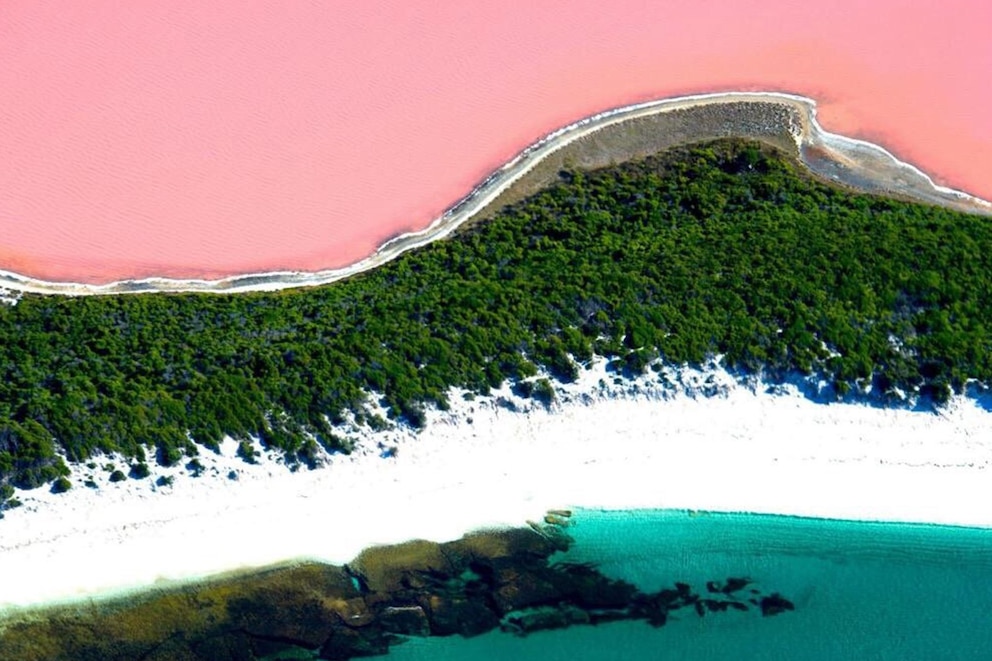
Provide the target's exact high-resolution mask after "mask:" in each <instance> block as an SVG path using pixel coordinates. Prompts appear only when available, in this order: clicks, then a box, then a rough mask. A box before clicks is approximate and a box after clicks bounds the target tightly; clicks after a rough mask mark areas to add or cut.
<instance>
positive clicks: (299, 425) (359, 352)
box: [0, 141, 992, 488]
mask: <svg viewBox="0 0 992 661" xmlns="http://www.w3.org/2000/svg"><path fill="white" fill-rule="evenodd" d="M990 344H992V221H990V219H986V218H981V217H976V216H969V215H965V214H960V213H956V212H952V211H947V210H944V209H940V208H936V207H930V206H924V205H916V204H910V203H905V202H898V201H893V200H888V199H883V198H879V197H872V196H867V195H861V194H855V193H852V192H850V191H845V190H841V189H839V188H836V187H832V186H828V185H824V184H823V183H820V182H818V181H816V180H814V179H813V178H812V177H811V176H809V175H808V173H807V172H806V171H805V170H804V169H803V168H802V166H801V165H799V164H797V163H795V162H794V161H792V160H791V159H790V158H788V157H786V156H784V155H782V154H780V153H777V152H775V151H773V150H772V149H771V148H769V147H765V146H761V145H759V144H757V143H749V142H743V141H719V142H714V143H709V144H705V145H697V146H693V147H687V148H681V149H676V150H672V151H669V152H665V153H664V154H661V155H658V156H655V157H652V158H648V159H646V160H642V161H637V162H630V163H625V164H621V165H617V166H614V167H610V168H606V169H602V170H597V171H592V172H578V171H566V172H562V173H561V176H560V181H559V182H558V183H557V184H555V185H553V186H552V187H550V188H548V189H546V190H544V191H543V192H540V193H538V194H536V195H534V196H532V197H530V198H528V199H526V200H524V201H522V202H520V203H517V204H515V205H513V206H510V207H507V208H505V209H503V210H502V211H501V212H500V213H499V214H498V215H497V217H495V218H494V219H492V220H488V221H485V222H480V223H477V224H473V225H471V226H469V227H467V228H465V229H463V230H461V231H460V232H458V233H457V234H456V235H455V236H453V237H452V238H450V239H446V240H442V241H438V242H435V243H433V244H431V245H429V246H426V247H424V248H421V249H418V250H416V251H412V252H409V253H406V254H404V255H403V256H401V257H400V258H398V259H396V260H395V261H392V262H390V263H388V264H386V265H384V266H382V267H380V268H377V269H375V270H374V271H370V272H367V273H364V274H362V275H359V276H356V277H353V278H351V279H348V280H345V281H342V282H339V283H335V284H333V285H328V286H324V287H316V288H303V289H296V290H287V291H282V292H277V293H258V294H238V295H211V294H143V295H123V296H106V297H102V296H101V297H80V298H68V297H58V296H37V295H24V296H23V297H22V299H21V300H20V302H19V303H17V305H15V306H9V305H2V306H0V484H5V485H14V486H18V487H22V488H31V487H36V486H40V485H43V484H45V483H49V482H53V481H55V480H56V479H57V478H59V477H60V476H64V475H65V474H66V473H67V470H66V466H65V464H64V462H63V460H62V458H61V456H60V452H59V448H61V450H62V451H63V452H64V455H65V456H66V457H67V458H68V459H69V460H70V461H82V460H85V459H87V458H88V457H90V456H91V455H94V454H95V453H99V452H101V451H102V452H109V451H120V452H123V453H125V454H126V455H128V456H131V457H134V458H135V459H136V460H137V461H148V462H150V461H159V462H161V463H163V464H166V465H171V464H174V463H176V462H178V461H181V460H183V457H188V456H192V455H195V454H197V449H198V446H205V447H208V448H209V447H216V445H217V444H218V442H219V441H220V440H221V439H222V438H223V437H224V436H225V435H230V436H232V437H233V438H235V439H247V438H249V437H252V436H258V437H260V438H261V439H262V442H263V443H264V444H266V445H267V446H270V447H273V448H278V449H281V450H282V451H283V452H285V454H286V456H287V457H288V459H289V461H290V462H301V463H310V462H312V461H313V460H314V457H315V456H317V451H318V446H319V445H323V446H324V447H326V448H328V449H333V450H343V451H347V450H348V448H349V439H347V438H345V437H343V436H341V435H340V432H338V431H336V428H335V426H334V424H335V423H336V422H339V421H340V420H341V417H342V415H343V414H344V413H345V412H346V411H348V410H351V411H354V412H355V413H356V415H358V416H359V418H360V419H361V418H362V416H363V415H364V413H363V408H362V404H363V402H364V400H365V397H366V393H367V392H376V393H381V394H382V396H383V398H384V402H385V404H386V405H388V407H389V411H390V415H391V416H392V417H394V418H395V419H396V420H397V421H398V422H399V423H401V424H409V425H412V426H414V427H418V426H422V425H423V420H424V408H425V407H426V406H432V405H436V406H439V407H441V408H444V407H446V406H447V405H448V402H447V401H446V393H447V392H448V389H449V388H450V387H451V386H460V387H464V388H467V389H469V390H470V391H473V392H476V393H486V392H487V391H488V390H489V389H490V388H493V387H496V386H498V385H499V384H501V383H503V382H504V381H506V380H510V381H514V382H515V381H520V380H521V379H525V378H528V377H531V376H533V375H535V374H537V372H538V370H539V368H543V369H545V370H546V371H547V372H549V373H550V374H551V375H553V376H554V377H555V378H556V379H558V380H561V381H569V380H571V379H574V378H575V376H576V374H577V369H578V365H577V363H579V364H581V363H582V362H583V361H587V360H589V359H590V358H591V357H592V355H593V354H598V355H604V356H608V357H611V358H613V359H615V360H616V361H618V362H617V365H618V366H619V367H621V368H622V369H621V370H620V372H621V373H627V374H630V373H632V372H637V371H640V370H643V369H644V368H645V366H646V365H647V364H649V363H650V362H651V361H652V360H654V359H655V358H661V359H662V360H665V361H670V362H672V363H678V364H681V363H690V364H693V363H699V362H701V361H704V360H706V359H707V358H709V357H711V356H713V355H715V354H722V355H723V356H724V364H725V365H727V366H729V367H730V368H732V369H736V370H739V371H740V372H741V373H754V372H756V371H758V370H762V371H763V373H764V374H766V375H767V376H768V377H769V378H777V377H781V376H784V375H786V374H791V373H795V372H796V371H798V372H801V373H804V374H818V375H822V376H823V377H824V378H826V379H828V380H829V381H830V382H832V383H833V384H834V389H833V392H835V393H836V394H837V396H838V397H840V396H844V395H845V393H847V392H848V391H849V389H850V388H852V386H857V387H860V388H867V387H868V386H871V387H872V388H873V391H872V392H873V394H872V396H874V397H881V398H886V397H895V396H896V395H895V393H899V392H900V391H902V392H905V393H910V394H915V395H914V396H919V397H922V398H924V401H926V400H929V401H932V402H933V403H934V405H936V406H939V405H940V404H941V403H942V402H944V401H946V399H947V398H948V396H949V395H950V393H951V392H955V391H960V390H961V389H962V387H963V386H964V384H965V382H966V380H968V379H977V380H979V381H982V382H988V381H992V351H990ZM328 420H329V421H330V424H329V423H328ZM60 487H66V484H65V483H64V481H63V482H61V483H60Z"/></svg>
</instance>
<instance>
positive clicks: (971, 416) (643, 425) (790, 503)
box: [0, 360, 992, 610]
mask: <svg viewBox="0 0 992 661" xmlns="http://www.w3.org/2000/svg"><path fill="white" fill-rule="evenodd" d="M663 373H664V374H665V375H667V377H668V378H669V379H670V380H671V381H674V382H675V383H676V386H675V387H674V388H672V387H663V386H661V385H659V384H658V375H656V374H654V373H652V372H648V374H647V375H645V376H644V377H642V378H640V379H637V380H636V381H634V382H629V381H628V382H625V383H624V384H623V385H613V384H612V380H613V375H610V374H607V373H606V371H605V361H602V360H597V361H596V362H595V363H594V364H593V365H592V367H591V368H590V369H587V370H584V371H583V373H582V375H581V377H580V379H579V381H578V382H577V383H575V384H571V385H569V386H564V387H560V388H559V402H558V403H556V404H555V405H554V406H553V407H552V410H550V411H549V410H547V409H546V408H545V407H544V406H542V405H540V404H538V403H535V402H531V401H529V400H522V399H520V398H516V397H514V396H513V395H511V394H510V391H509V389H508V388H506V387H504V388H503V389H502V390H500V391H498V392H495V393H494V396H493V397H489V398H479V399H477V400H475V401H465V400H464V399H463V398H462V396H461V393H459V392H453V393H452V396H451V404H452V406H451V410H450V411H447V412H440V411H429V412H428V421H429V422H428V425H427V428H426V430H425V431H423V432H422V433H420V434H415V433H413V432H412V431H409V430H392V431H387V432H380V433H373V432H371V431H370V430H368V429H365V430H364V434H363V437H362V440H361V441H360V444H359V447H358V449H357V451H356V452H355V453H354V454H353V455H351V456H348V457H346V456H342V455H338V456H334V457H331V458H330V460H329V463H328V465H327V466H325V467H322V468H319V469H316V470H307V469H305V468H301V469H300V470H299V471H298V472H295V473H291V472H290V471H289V470H288V469H287V468H286V467H285V466H283V465H281V464H279V463H278V462H277V461H275V460H274V459H272V458H270V457H268V456H266V455H264V453H263V456H262V458H261V461H260V462H259V464H258V465H248V464H246V463H245V462H243V461H242V460H241V459H239V458H237V457H236V456H235V450H236V447H237V445H236V444H235V443H234V442H233V441H230V440H228V441H226V442H225V444H224V445H223V448H222V450H223V452H222V454H221V455H219V456H218V455H213V454H212V453H210V452H209V451H204V452H203V454H202V456H201V460H202V461H203V463H204V464H205V465H206V466H207V467H208V468H207V471H206V473H205V474H204V475H203V476H202V477H199V478H194V477H191V476H190V475H189V474H188V472H187V471H185V470H184V469H182V468H181V467H175V468H171V469H154V470H156V471H157V472H156V473H154V474H153V476H152V477H151V478H148V479H144V480H127V481H125V482H120V483H110V482H109V481H108V475H109V472H107V471H104V470H103V469H102V467H98V468H97V469H96V470H93V469H87V468H86V467H85V466H76V467H74V469H73V471H74V474H73V476H72V480H73V483H74V485H75V486H74V488H73V489H72V491H71V492H69V493H67V494H61V495H56V494H51V493H48V492H47V491H46V490H43V489H38V490H34V491H21V492H19V493H18V495H17V497H18V498H20V499H21V500H22V501H23V503H24V504H23V506H22V507H20V508H17V509H14V510H9V511H8V512H6V515H7V516H6V518H5V519H3V520H2V521H0V607H3V608H6V609H8V610H9V609H10V608H11V607H18V606H27V605H38V604H44V603H51V602H56V601H72V600H75V599H79V598H86V597H88V596H92V595H107V594H112V593H120V592H122V591H126V590H129V589H138V588H142V587H147V586H150V585H152V584H155V583H156V582H159V581H175V580H189V579H194V578H198V577H203V576H209V575H212V574H216V573H220V572H226V571H230V570H235V569H242V568H251V567H260V566H264V565H269V564H273V563H278V562H282V561H286V560H289V559H298V558H307V559H318V560H324V561H329V562H334V563H343V562H347V561H350V560H351V559H353V558H354V557H355V556H356V555H357V554H358V553H359V552H360V551H361V550H362V549H363V548H365V547H368V546H370V545H374V544H388V543H396V542H402V541H406V540H409V539H430V540H435V541H447V540H451V539H456V538H458V537H460V536H462V535H463V534H464V533H466V532H468V531H472V530H478V529H482V528H493V527H518V526H521V525H524V524H525V523H526V522H527V521H529V520H532V521H536V520H540V519H541V518H542V517H543V516H544V514H545V513H546V512H547V510H549V509H557V508H575V507H585V508H603V509H636V508H671V509H698V510H709V511H727V512H755V513H765V514H787V515H799V516H810V517H826V518H837V519H850V520H884V521H906V522H928V523H944V524H959V525H971V526H982V527H987V526H992V510H990V509H989V508H988V506H987V503H988V502H990V500H992V499H990V496H992V480H990V479H989V476H990V471H989V470H988V468H989V461H990V458H992V435H990V434H988V433H987V431H986V430H987V428H988V425H989V422H992V414H990V413H989V412H987V411H986V410H984V409H983V408H982V407H981V406H980V405H979V403H978V401H977V400H975V399H970V398H965V397H956V398H954V399H953V400H952V401H951V402H950V404H949V405H948V406H947V407H946V408H945V409H944V410H942V411H941V412H940V413H931V412H924V411H913V410H909V409H906V408H877V407H873V406H870V405H867V404H854V403H835V404H819V403H815V402H813V401H811V400H809V399H807V398H805V397H804V396H803V395H801V394H799V392H798V391H797V390H796V389H795V388H793V387H788V386H787V387H785V388H784V389H783V388H780V389H778V390H777V394H770V393H769V392H768V391H767V388H765V387H764V385H762V384H758V385H757V387H756V386H755V384H751V385H746V384H742V383H739V382H738V381H736V380H735V379H734V377H732V376H731V375H729V374H728V373H727V372H725V371H724V370H722V369H721V368H720V367H718V366H709V367H708V368H706V369H704V370H693V369H689V368H681V369H670V368H666V369H665V370H664V372H663ZM601 379H602V380H604V381H605V382H606V383H607V384H608V387H607V388H606V389H602V388H600V386H599V385H598V384H599V383H600V380H601ZM704 390H706V391H708V392H710V393H711V396H704V395H703V394H702V392H703V391H704ZM713 391H716V394H712V392H713ZM496 397H504V398H505V399H508V400H512V401H515V402H516V403H517V405H520V406H527V407H529V410H527V411H525V412H512V411H510V410H508V409H507V408H505V407H504V406H500V405H498V404H497V403H496V401H495V399H496ZM468 418H471V419H472V422H471V423H469V422H468V421H467V420H468ZM380 445H381V447H380ZM393 446H395V447H398V452H397V454H396V456H395V457H392V458H383V457H382V456H380V455H381V448H382V447H393ZM107 461H113V458H101V459H98V460H97V463H99V464H104V463H106V462H107ZM115 463H116V464H117V466H118V467H123V468H124V469H125V472H126V465H125V464H123V463H122V461H121V460H120V458H117V461H116V462H115ZM183 463H185V462H183ZM230 470H234V471H236V472H237V473H238V474H239V479H238V480H237V481H232V480H230V479H228V478H227V474H228V471H230ZM159 474H171V475H175V476H176V477H175V483H174V485H173V486H170V487H157V486H155V476H156V475H159ZM87 476H92V478H93V479H94V481H96V482H97V483H98V484H99V485H100V488H99V489H89V488H86V487H84V486H83V480H84V479H85V478H86V477H87ZM14 610H16V608H14Z"/></svg>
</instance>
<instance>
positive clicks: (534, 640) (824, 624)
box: [389, 511, 992, 661]
mask: <svg viewBox="0 0 992 661" xmlns="http://www.w3.org/2000/svg"><path fill="white" fill-rule="evenodd" d="M573 520H574V521H575V523H574V524H573V526H572V528H571V529H570V533H571V534H572V535H573V537H575V539H576V544H575V546H574V547H573V548H572V549H571V550H570V551H569V552H568V553H567V554H566V555H565V556H563V559H567V560H570V561H577V562H598V563H599V566H600V569H601V570H602V571H603V572H605V573H606V574H608V575H611V576H614V577H622V578H624V579H627V580H630V581H632V582H635V583H636V584H637V585H638V587H640V588H641V589H642V590H657V589H659V588H660V587H663V586H664V585H670V584H671V583H672V581H675V580H684V581H686V582H689V583H692V584H695V585H700V586H701V585H703V584H704V583H705V582H706V581H707V580H710V579H713V578H714V577H724V576H741V575H746V576H748V577H750V578H752V579H753V580H754V581H755V582H756V585H758V586H759V587H761V588H762V589H763V590H764V591H767V592H771V591H778V592H780V593H782V595H784V596H785V597H787V598H789V599H791V600H792V601H794V603H795V605H796V610H795V611H794V612H791V613H784V614H782V615H779V616H776V617H768V618H763V617H761V616H759V615H758V614H757V613H753V612H748V613H735V612H730V613H721V614H715V615H708V616H706V617H704V618H699V617H697V616H696V614H695V613H694V612H691V611H683V612H681V613H680V614H679V615H677V616H675V617H672V618H671V619H670V621H669V623H668V625H666V626H665V627H662V628H660V629H654V628H652V627H650V626H648V625H646V624H644V623H641V622H620V623H614V624H608V625H601V626H598V627H573V628H571V629H567V630H561V631H552V632H541V633H536V634H532V635H531V636H529V637H526V638H518V637H514V636H511V635H508V634H504V633H497V632H494V633H490V634H485V635H482V636H479V637H477V638H471V639H461V638H433V639H414V640H410V641H409V642H407V643H405V644H403V645H400V646H398V647H395V648H393V651H392V652H391V653H390V655H389V656H390V657H391V658H392V659H395V660H406V661H415V660H420V659H425V660H426V659H438V660H456V659H515V660H517V661H527V660H529V659H535V660H540V661H557V660H559V659H560V660H562V661H564V660H566V659H569V660H577V659H589V660H592V659H595V660H597V661H606V660H611V659H616V660H620V659H693V660H700V659H732V658H740V659H755V660H760V659H769V660H775V661H781V660H783V659H810V660H819V659H824V660H825V659H831V660H833V659H872V660H878V661H882V660H885V659H899V660H901V661H906V660H911V659H921V660H922V659H928V660H933V659H957V660H961V659H989V658H992V628H990V627H989V626H988V624H989V623H988V616H987V612H988V608H989V606H990V605H992V530H980V529H969V528H954V527H942V526H922V525H905V524H875V523H852V522H842V521H826V520H816V519H800V518H791V517H770V516H754V515H724V514H719V515H718V514H698V515H693V514H690V513H686V512H672V511H635V512H612V513H604V512H596V511H580V512H577V513H576V514H575V516H574V518H573Z"/></svg>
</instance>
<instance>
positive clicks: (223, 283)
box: [0, 92, 992, 296]
mask: <svg viewBox="0 0 992 661" xmlns="http://www.w3.org/2000/svg"><path fill="white" fill-rule="evenodd" d="M649 119H655V120H660V122H659V123H658V124H657V125H655V126H650V127H649V129H648V135H647V137H646V138H645V139H642V140H639V141H636V142H633V143H631V144H624V140H623V137H624V136H623V134H624V132H625V130H626V129H627V127H629V126H632V125H634V124H636V123H637V122H639V121H644V120H649ZM686 126H689V127H691V128H690V129H689V130H688V131H687V130H686ZM642 128H643V127H642ZM610 129H616V130H615V131H613V132H612V133H610ZM673 134H674V136H675V137H674V138H673V137H672V135H673ZM603 136H606V137H603ZM727 136H740V137H750V138H755V139H759V140H764V141H767V142H771V143H773V144H777V145H778V146H787V148H791V149H792V151H794V153H795V155H796V156H797V157H798V158H800V159H801V160H802V161H803V162H804V163H805V164H806V165H807V166H809V167H810V168H811V169H812V170H813V172H814V173H816V174H818V175H819V176H821V177H823V178H824V179H827V180H831V181H835V182H837V183H840V184H843V185H847V186H851V187H854V188H856V189H859V190H867V191H871V192H875V193H879V194H886V195H896V196H899V197H902V198H905V199H911V200H916V201H920V202H925V203H929V204H939V205H942V206H947V207H950V208H953V209H957V210H960V211H966V212H971V213H981V214H988V215H992V203H989V202H987V201H985V200H983V199H980V198H978V197H975V196H973V195H970V194H968V193H965V192H962V191H957V190H953V189H950V188H946V187H944V186H939V185H937V184H935V183H934V182H933V180H932V179H931V178H930V177H928V176H927V175H926V174H924V173H923V172H922V171H921V170H919V169H918V168H916V167H914V166H912V165H910V164H908V163H903V162H902V161H899V160H898V159H897V158H895V156H893V155H892V154H890V153H889V152H888V151H886V150H885V149H883V148H881V147H879V146H877V145H874V144H871V143H869V142H865V141H862V140H856V139H853V138H848V137H845V136H840V135H836V134H833V133H829V132H827V131H824V130H823V128H822V127H821V126H820V124H819V122H818V120H817V116H816V103H815V102H814V101H813V100H812V99H807V98H804V97H801V96H795V95H791V94H781V93H776V92H762V93H751V92H722V93H714V94H700V95H694V96H686V97H678V98H673V99H662V100H658V101H649V102H644V103H638V104H635V105H631V106H624V107H622V108H616V109H613V110H609V111H606V112H603V113H599V114H597V115H593V116H591V117H587V118H585V119H583V120H581V121H578V122H576V123H574V124H570V125H568V126H565V127H563V128H561V129H559V130H557V131H555V132H553V133H550V134H549V135H547V136H545V137H544V138H542V139H541V140H539V141H538V142H536V143H534V144H533V145H531V146H530V147H528V148H527V149H525V150H524V151H522V152H521V153H520V154H518V155H517V156H515V157H514V158H513V159H512V160H510V161H509V162H507V163H506V164H504V165H503V166H502V167H501V168H499V169H498V170H496V171H495V172H494V173H492V174H491V175H490V176H489V177H487V178H486V179H485V181H483V182H482V183H481V184H479V185H478V186H476V187H475V188H474V189H473V190H472V191H471V192H470V193H469V194H468V195H467V196H466V197H465V198H463V199H462V200H461V201H459V202H458V203H457V204H455V205H454V206H453V207H452V208H451V209H449V210H448V211H446V212H445V213H444V214H443V215H441V216H440V217H438V218H437V219H435V220H434V222H432V223H431V224H430V226H429V227H427V228H426V229H424V230H422V231H419V232H413V233H409V234H403V235H401V236H399V237H396V238H395V239H392V240H390V241H388V242H387V243H385V244H384V245H382V246H381V247H380V248H379V249H378V250H377V251H376V252H375V253H374V254H372V255H371V256H369V257H367V258H365V259H362V260H361V261H359V262H356V263H354V264H352V265H350V266H347V267H345V268H340V269H331V270H325V271H317V272H313V273H306V272H284V271H283V272H269V273H256V274H249V275H240V276H234V277H229V278H223V279H218V280H196V279H192V280H175V279H170V278H146V279H142V280H127V281H121V282H113V283H109V284H104V285H93V284H85V283H70V282H48V281H44V280H38V279H35V278H30V277H27V276H23V275H20V274H17V273H13V272H9V271H2V270H0V288H5V289H7V290H8V291H9V292H32V293H42V294H61V295H71V296H82V295H99V294H120V293H148V292H165V291H171V292H188V291H199V292H215V293H238V292H247V291H272V290H278V289H287V288H291V287H303V286H316V285H324V284H329V283H332V282H335V281H337V280H341V279H343V278H347V277H350V276H353V275H355V274H357V273H361V272H363V271H367V270H369V269H373V268H376V267H377V266H380V265H382V264H384V263H386V262H388V261H390V260H392V259H395V258H396V257H398V256H399V255H401V254H403V253H404V252H406V251H408V250H411V249H414V248H417V247H420V246H423V245H426V244H428V243H431V242H433V241H437V240H439V239H443V238H445V237H447V236H448V235H450V234H451V233H452V232H454V231H455V230H456V229H458V227H460V226H461V225H463V224H464V223H466V222H468V221H470V220H472V219H474V218H476V217H477V216H479V215H482V214H485V213H486V212H489V211H491V208H490V207H491V205H499V204H501V203H502V202H503V201H504V200H503V198H501V196H502V195H504V194H506V193H508V192H510V191H511V190H512V189H513V187H514V185H515V184H517V183H518V182H520V181H521V180H522V179H523V178H524V177H526V176H527V175H528V174H529V173H531V172H533V171H535V169H536V168H538V167H539V166H541V165H542V164H543V163H544V162H545V161H547V160H550V159H551V158H552V157H554V156H555V155H557V154H559V153H560V152H562V151H563V150H566V149H568V148H569V147H570V146H572V145H580V149H579V152H578V154H579V155H580V156H583V157H585V158H586V159H587V162H586V163H583V165H606V164H608V163H609V162H610V161H612V160H618V161H619V160H628V159H630V158H632V157H636V156H638V155H645V154H649V153H653V152H655V151H659V150H661V149H664V148H667V147H671V146H673V145H675V144H681V143H683V142H687V141H688V142H691V141H698V140H704V139H713V138H718V137H727ZM590 139H594V140H602V141H605V142H608V143H610V145H609V146H603V147H602V148H601V149H599V159H598V160H597V159H596V158H595V154H594V155H593V156H592V160H588V159H589V158H590V157H589V152H590V149H588V148H586V149H585V150H583V149H582V145H581V143H582V141H583V140H590ZM617 144H619V145H620V146H614V145H617ZM593 151H595V150H593ZM565 158H568V157H565ZM580 160H581V159H580ZM0 293H3V292H0Z"/></svg>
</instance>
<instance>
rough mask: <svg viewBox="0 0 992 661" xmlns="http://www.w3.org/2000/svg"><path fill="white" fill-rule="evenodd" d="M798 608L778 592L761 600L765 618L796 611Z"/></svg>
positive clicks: (762, 612)
mask: <svg viewBox="0 0 992 661" xmlns="http://www.w3.org/2000/svg"><path fill="white" fill-rule="evenodd" d="M795 609H796V607H795V605H793V603H792V602H791V601H789V600H788V599H786V598H785V597H783V596H782V595H780V594H779V593H778V592H775V593H773V594H770V595H768V596H767V597H762V598H761V614H762V615H764V616H765V617H769V616H772V615H778V614H780V613H784V612H785V611H791V610H795Z"/></svg>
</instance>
